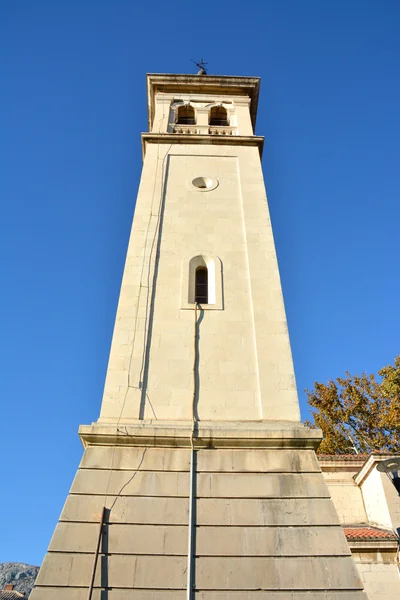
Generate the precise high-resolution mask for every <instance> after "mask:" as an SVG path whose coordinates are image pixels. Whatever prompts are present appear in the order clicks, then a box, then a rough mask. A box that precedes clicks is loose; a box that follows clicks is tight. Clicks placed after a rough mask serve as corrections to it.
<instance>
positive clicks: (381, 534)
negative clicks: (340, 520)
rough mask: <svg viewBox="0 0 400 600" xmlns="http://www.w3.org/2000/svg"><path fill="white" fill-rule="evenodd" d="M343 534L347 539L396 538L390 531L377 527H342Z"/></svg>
mask: <svg viewBox="0 0 400 600" xmlns="http://www.w3.org/2000/svg"><path fill="white" fill-rule="evenodd" d="M344 534H345V536H346V538H347V539H348V540H397V535H395V534H394V533H393V532H392V531H386V530H385V529H378V527H344Z"/></svg>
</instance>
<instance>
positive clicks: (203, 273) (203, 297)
mask: <svg viewBox="0 0 400 600" xmlns="http://www.w3.org/2000/svg"><path fill="white" fill-rule="evenodd" d="M195 302H198V303H199V304H208V270H207V267H197V269H196V280H195Z"/></svg>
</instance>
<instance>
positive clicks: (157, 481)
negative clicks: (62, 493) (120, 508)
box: [71, 469, 189, 497]
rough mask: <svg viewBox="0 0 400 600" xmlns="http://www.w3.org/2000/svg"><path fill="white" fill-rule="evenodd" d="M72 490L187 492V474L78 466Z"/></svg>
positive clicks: (129, 493) (139, 493)
mask: <svg viewBox="0 0 400 600" xmlns="http://www.w3.org/2000/svg"><path fill="white" fill-rule="evenodd" d="M71 492H72V493H74V494H100V495H103V496H105V495H109V496H114V497H115V496H117V495H118V496H189V474H188V473H174V472H168V471H156V472H154V471H143V472H142V471H105V470H98V469H80V470H79V471H78V473H77V475H76V477H75V480H74V483H73V484H72V487H71Z"/></svg>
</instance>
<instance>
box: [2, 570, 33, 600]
mask: <svg viewBox="0 0 400 600" xmlns="http://www.w3.org/2000/svg"><path fill="white" fill-rule="evenodd" d="M38 571H39V567H34V566H32V565H25V564H24V563H18V562H9V563H0V590H4V586H5V585H6V584H7V583H12V584H14V589H15V590H16V591H17V592H25V596H26V597H27V598H28V596H29V594H30V593H31V591H32V588H33V586H34V583H35V580H36V577H37V574H38Z"/></svg>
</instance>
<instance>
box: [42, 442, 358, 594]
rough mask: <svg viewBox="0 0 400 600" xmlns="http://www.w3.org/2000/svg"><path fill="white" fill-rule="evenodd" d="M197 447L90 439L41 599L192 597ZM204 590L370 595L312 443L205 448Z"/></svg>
mask: <svg viewBox="0 0 400 600" xmlns="http://www.w3.org/2000/svg"><path fill="white" fill-rule="evenodd" d="M190 453H191V451H190V449H188V448H157V447H119V446H116V447H107V446H93V447H89V448H87V450H86V451H85V455H84V457H83V459H82V462H81V465H80V469H79V471H78V473H77V475H76V478H75V480H74V482H73V485H72V488H71V491H70V495H69V496H68V499H67V502H66V504H65V506H64V509H63V511H62V514H61V517H60V522H59V524H58V526H57V528H56V530H55V533H54V535H53V538H52V540H51V543H50V547H49V552H48V554H47V556H46V558H45V561H44V563H43V566H42V569H41V571H40V574H39V577H38V579H37V587H36V588H35V590H34V592H33V594H32V597H31V600H50V598H52V599H53V598H57V600H67V599H68V600H83V599H85V600H86V598H87V592H88V586H89V582H90V574H91V571H92V568H93V563H94V559H95V548H96V541H97V538H98V534H99V519H100V514H101V511H102V507H103V506H104V505H105V506H106V507H107V508H108V512H107V517H106V523H105V525H104V527H103V535H102V539H101V546H100V554H99V557H98V562H97V568H96V577H95V590H94V595H93V600H128V598H129V600H132V599H133V600H136V599H139V598H140V599H141V600H143V599H144V600H146V599H148V600H161V599H163V600H165V599H167V600H172V599H174V600H183V598H186V584H187V568H188V558H187V552H188V520H189V484H190V473H189V467H190ZM195 467H196V476H195V486H194V491H195V497H196V500H195V502H194V505H193V509H194V522H195V534H194V539H195V545H194V555H195V564H194V584H195V590H194V596H193V597H195V598H196V599H197V600H216V599H217V598H218V600H228V598H229V600H231V599H232V598H233V599H236V598H237V599H238V600H239V598H240V599H241V600H243V599H248V600H252V599H254V600H260V599H264V598H265V599H266V598H267V597H268V600H269V599H270V598H277V599H279V600H289V599H290V600H300V599H303V598H304V600H306V599H307V600H311V599H315V600H317V599H318V600H322V599H329V600H350V598H351V599H355V600H356V599H357V598H359V599H360V600H361V598H365V596H364V594H363V593H362V592H361V588H362V586H361V582H360V579H359V577H358V575H357V572H356V569H355V566H354V564H353V561H352V559H351V555H350V551H349V548H348V546H347V542H346V540H345V537H344V534H343V531H342V528H341V526H340V524H339V522H338V519H337V516H336V513H335V510H334V507H333V504H332V502H331V500H330V498H329V493H328V490H327V487H326V484H325V482H324V480H323V477H322V475H321V472H320V469H319V466H318V463H317V461H316V458H315V455H314V453H313V451H312V450H292V449H283V448H282V449H279V450H273V449H269V450H268V449H259V450H250V449H198V450H196V452H195Z"/></svg>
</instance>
